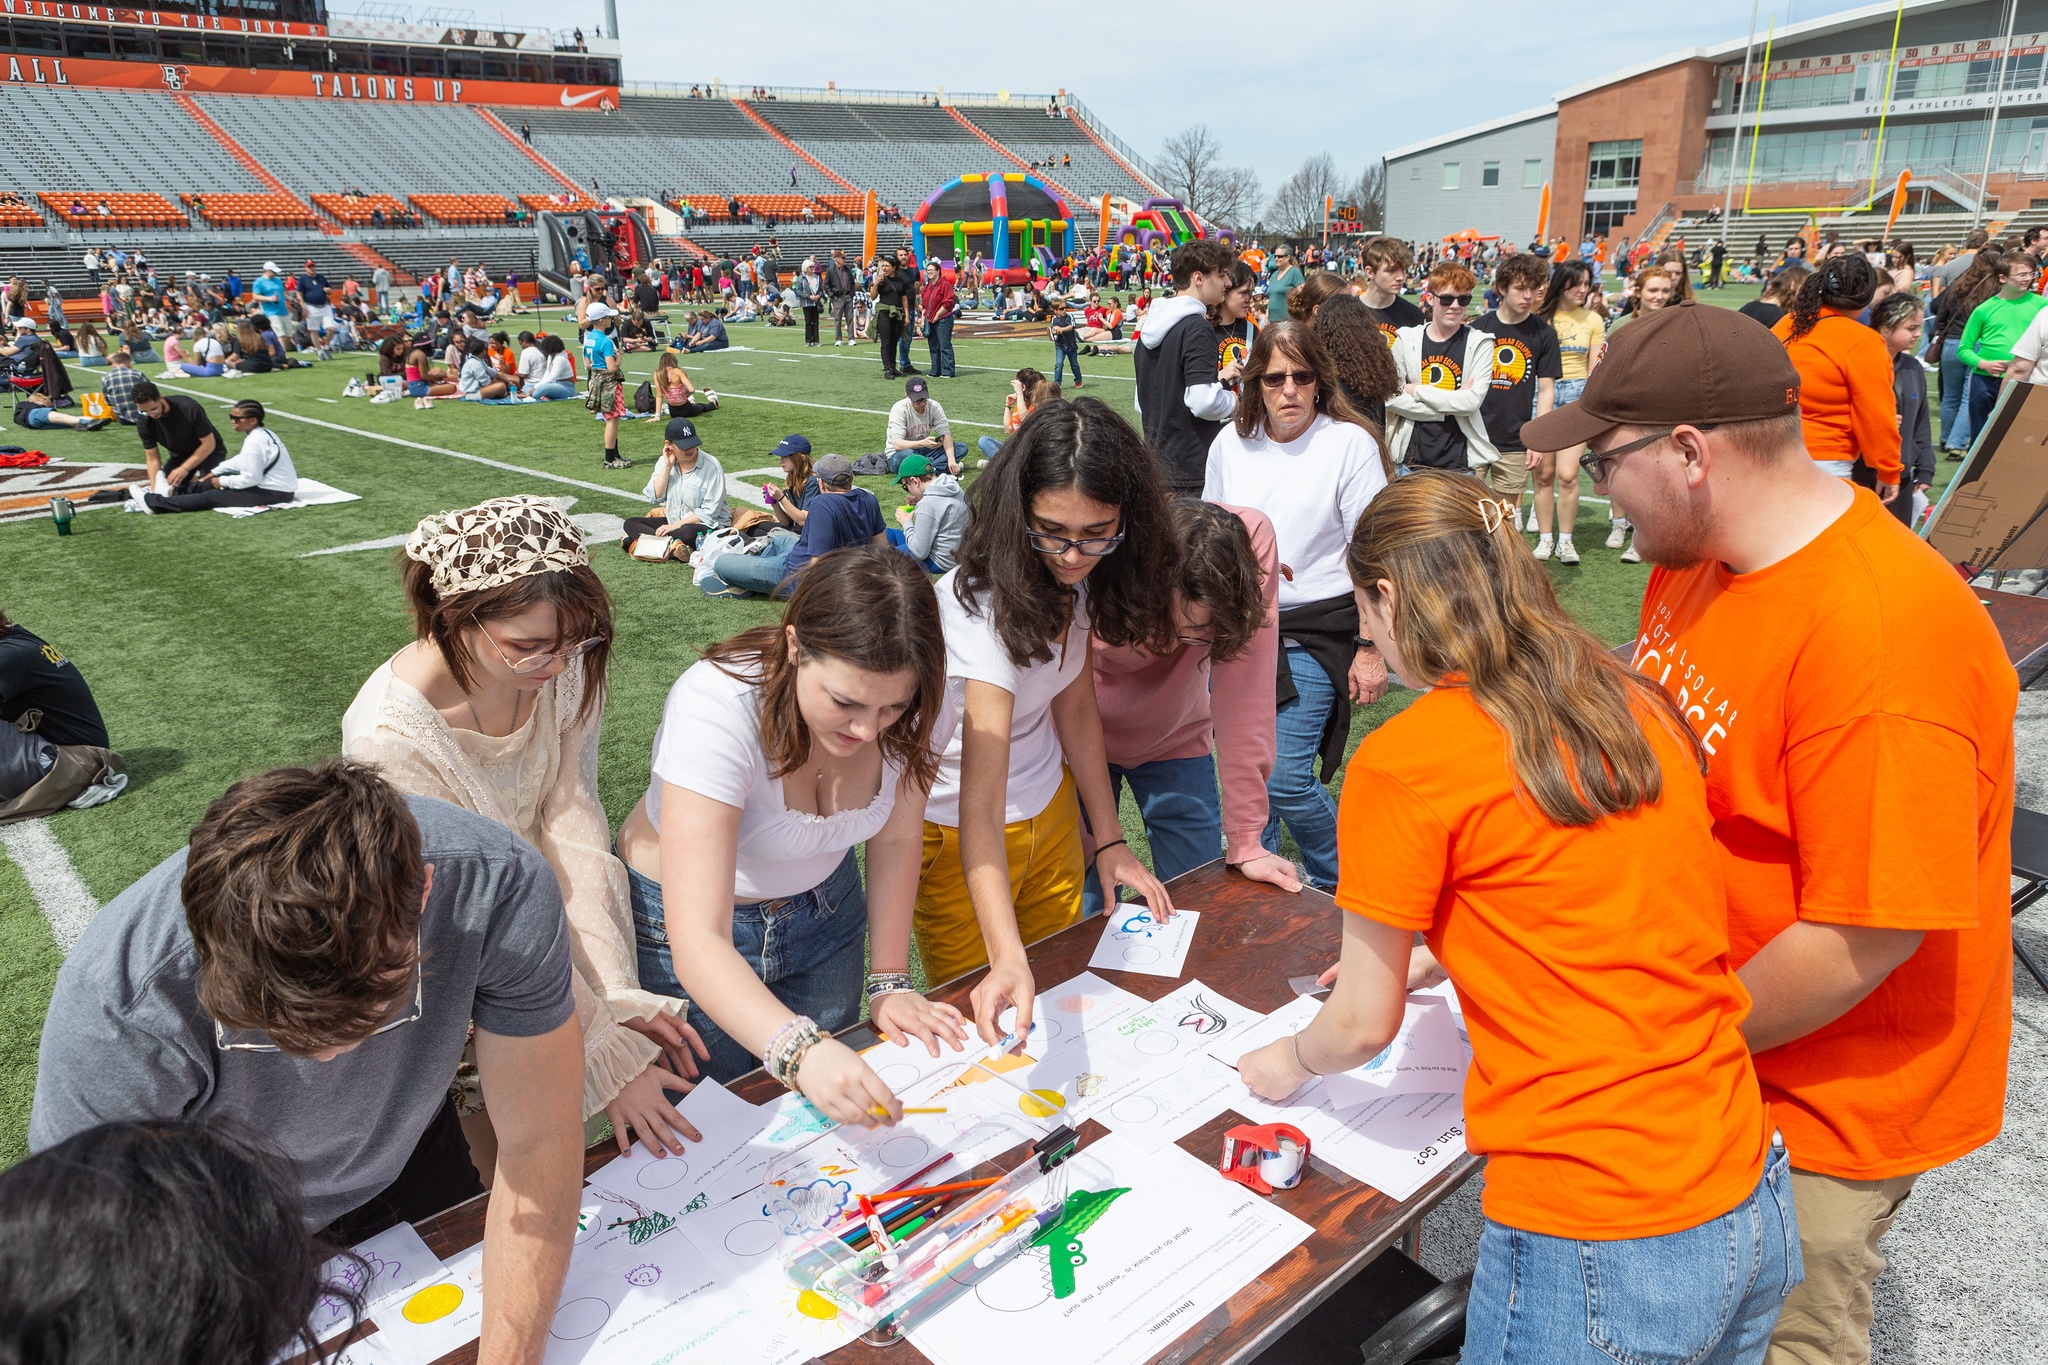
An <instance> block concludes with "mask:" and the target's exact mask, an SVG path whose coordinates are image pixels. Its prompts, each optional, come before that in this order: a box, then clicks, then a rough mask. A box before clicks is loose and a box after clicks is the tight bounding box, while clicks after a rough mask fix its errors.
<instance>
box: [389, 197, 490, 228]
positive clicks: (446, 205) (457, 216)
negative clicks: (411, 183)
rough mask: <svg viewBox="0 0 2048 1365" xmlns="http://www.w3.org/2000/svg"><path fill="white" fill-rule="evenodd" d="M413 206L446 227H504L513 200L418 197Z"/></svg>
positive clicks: (413, 200)
mask: <svg viewBox="0 0 2048 1365" xmlns="http://www.w3.org/2000/svg"><path fill="white" fill-rule="evenodd" d="M411 199H412V203H413V207H414V208H416V209H418V210H419V211H420V212H421V213H423V214H425V215H426V216H427V217H428V218H431V219H433V220H434V221H435V222H437V223H440V224H442V225H444V226H447V227H503V226H504V225H505V214H506V213H507V212H508V211H510V209H511V208H512V201H511V200H509V199H507V198H506V197H505V196H504V195H502V194H415V195H412V196H411Z"/></svg>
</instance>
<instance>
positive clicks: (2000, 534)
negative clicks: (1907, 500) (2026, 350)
mask: <svg viewBox="0 0 2048 1365" xmlns="http://www.w3.org/2000/svg"><path fill="white" fill-rule="evenodd" d="M1922 534H1923V535H1924V536H1925V537H1926V539H1927V543H1928V544H1930V545H1932V546H1933V547H1934V548H1935V549H1936V550H1938V551H1939V552H1940V553H1941V557H1942V558H1943V559H1945V560H1947V561H1948V562H1949V563H1950V564H1953V565H1955V566H1956V567H1957V568H1958V569H1961V570H1963V571H1964V572H1965V576H1966V577H1974V576H1976V575H1977V574H1980V573H1983V572H1986V571H1987V570H1991V569H2006V570H2012V569H2048V386H2043V385H2037V384H2022V385H2020V386H2019V387H2018V388H2016V389H2014V390H2013V391H2012V392H2010V393H2008V394H2007V395H2006V396H2005V398H2004V399H2003V400H2002V401H2001V402H2000V403H1999V405H1998V407H1997V408H1996V409H1995V410H1994V411H1993V412H1992V415H1991V420H1990V422H1989V423H1988V424H1987V426H1986V427H1985V430H1984V432H1983V434H1982V435H1981V436H1980V437H1979V438H1978V439H1977V441H1976V443H1975V445H1974V446H1973V447H1972V448H1971V451H1970V459H1969V463H1968V464H1966V465H1965V466H1964V468H1963V472H1962V473H1961V474H1959V475H1957V476H1956V480H1955V482H1954V483H1952V484H1951V485H1950V486H1949V491H1948V492H1947V494H1946V495H1944V496H1943V498H1942V500H1941V505H1940V506H1938V507H1936V508H1935V510H1934V513H1933V515H1932V516H1930V517H1929V518H1928V520H1927V528H1926V530H1925V531H1923V532H1922Z"/></svg>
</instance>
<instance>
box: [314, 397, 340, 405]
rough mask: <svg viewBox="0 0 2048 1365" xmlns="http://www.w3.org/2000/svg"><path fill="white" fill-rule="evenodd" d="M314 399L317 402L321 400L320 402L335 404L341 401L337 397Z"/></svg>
mask: <svg viewBox="0 0 2048 1365" xmlns="http://www.w3.org/2000/svg"><path fill="white" fill-rule="evenodd" d="M315 401H317V402H321V403H337V404H338V403H340V402H341V400H340V399H339V398H321V399H316V400H315Z"/></svg>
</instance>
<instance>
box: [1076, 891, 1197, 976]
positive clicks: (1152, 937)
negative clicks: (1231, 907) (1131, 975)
mask: <svg viewBox="0 0 2048 1365" xmlns="http://www.w3.org/2000/svg"><path fill="white" fill-rule="evenodd" d="M1103 918H1104V919H1105V920H1106V921H1108V922H1107V923H1106V924H1104V925H1103V926H1102V941H1101V942H1100V943H1098V944H1096V945H1095V956H1093V957H1091V958H1089V959H1088V965H1089V966H1090V967H1100V968H1101V969H1102V970H1104V971H1113V972H1139V973H1142V974H1143V975H1145V976H1167V977H1178V976H1179V975H1180V974H1181V969H1182V968H1183V967H1184V966H1186V965H1187V960H1188V945H1189V944H1191V943H1193V942H1194V941H1195V929H1196V927H1197V926H1198V925H1199V924H1200V923H1201V922H1202V912H1201V911H1199V910H1177V911H1175V912H1174V914H1173V917H1172V918H1171V919H1168V920H1166V921H1164V922H1161V921H1159V920H1155V919H1153V918H1152V911H1151V909H1150V907H1148V906H1145V905H1142V904H1139V903H1137V902H1126V903H1123V904H1119V905H1114V906H1111V907H1110V909H1109V913H1108V914H1106V915H1104V916H1103Z"/></svg>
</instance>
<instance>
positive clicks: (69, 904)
mask: <svg viewBox="0 0 2048 1365" xmlns="http://www.w3.org/2000/svg"><path fill="white" fill-rule="evenodd" d="M0 848H5V849H6V850H7V855H8V856H9V857H10V858H12V859H14V865H15V866H16V867H18V868H20V869H21V875H22V878H23V880H25V881H27V882H28V889H29V890H30V892H32V893H33V894H34V896H35V898H36V904H37V905H38V906H40V907H41V909H42V912H43V918H44V919H46V920H48V921H49V923H50V937H51V938H53V939H55V940H56V941H57V949H58V951H60V952H62V953H63V954H64V955H65V956H66V957H69V956H70V955H71V949H72V946H73V945H74V944H76V943H77V942H78V936H79V935H80V934H82V933H84V932H85V926H86V925H88V924H91V923H92V918H93V916H94V915H97V914H98V913H99V912H100V903H99V902H98V901H97V900H94V899H93V894H92V892H90V891H88V890H86V888H85V882H84V880H83V879H82V878H80V877H79V875H78V869H77V868H76V867H73V866H72V864H71V855H70V854H68V853H66V852H65V851H64V845H62V844H60V843H58V842H57V836H56V835H54V834H52V833H50V822H49V821H47V820H23V821H21V822H20V823H18V824H12V825H7V826H5V827H0Z"/></svg>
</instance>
